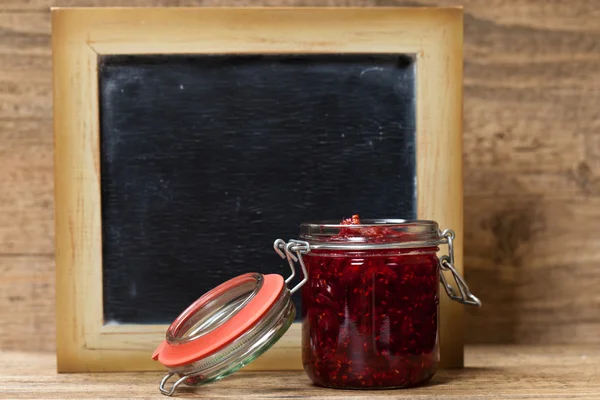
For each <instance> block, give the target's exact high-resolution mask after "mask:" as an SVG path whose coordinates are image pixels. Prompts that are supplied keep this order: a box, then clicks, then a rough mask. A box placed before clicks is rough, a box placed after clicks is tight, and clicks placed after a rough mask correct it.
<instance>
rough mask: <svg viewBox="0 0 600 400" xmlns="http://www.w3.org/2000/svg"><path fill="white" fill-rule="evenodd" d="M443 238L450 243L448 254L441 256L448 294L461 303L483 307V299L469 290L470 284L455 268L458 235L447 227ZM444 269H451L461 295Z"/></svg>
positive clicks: (442, 234) (444, 283) (441, 275)
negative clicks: (451, 283) (455, 242)
mask: <svg viewBox="0 0 600 400" xmlns="http://www.w3.org/2000/svg"><path fill="white" fill-rule="evenodd" d="M440 236H441V237H442V238H443V239H445V240H444V241H443V242H442V243H447V244H448V255H447V256H442V257H440V280H441V282H442V284H443V285H444V289H445V290H446V294H448V297H450V298H451V299H452V300H455V301H457V302H459V303H461V304H465V305H469V306H477V307H481V300H479V299H478V298H477V297H475V296H474V295H473V293H471V291H470V290H469V286H467V282H465V280H464V279H463V277H462V276H460V274H459V273H458V271H457V270H456V269H455V268H454V244H453V241H454V238H455V237H456V235H455V234H454V231H452V230H451V229H446V230H445V231H443V232H442V233H441V235H440ZM444 271H450V272H451V273H452V276H453V278H454V281H455V282H456V286H457V287H458V290H459V292H460V295H458V294H456V291H455V290H454V288H453V287H452V285H450V284H449V283H448V281H447V280H446V277H445V276H444Z"/></svg>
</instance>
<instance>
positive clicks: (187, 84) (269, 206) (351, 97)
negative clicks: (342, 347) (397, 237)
mask: <svg viewBox="0 0 600 400" xmlns="http://www.w3.org/2000/svg"><path fill="white" fill-rule="evenodd" d="M98 60H99V61H98V62H99V65H98V71H99V75H98V84H99V95H100V103H99V111H100V118H99V119H100V148H101V155H100V166H101V198H102V203H101V204H102V209H101V213H102V215H101V220H102V254H103V309H104V319H105V323H136V324H150V323H152V324H154V323H170V322H171V321H172V320H173V319H174V318H175V317H176V316H177V315H178V314H179V313H180V312H181V311H182V310H183V309H184V308H185V307H186V306H187V305H189V304H190V303H191V302H192V301H194V300H195V299H196V298H198V297H199V296H200V295H202V294H203V293H204V292H206V291H207V290H209V289H210V288H212V287H214V286H215V285H217V284H219V283H221V282H223V281H224V280H226V279H229V278H231V277H234V276H236V275H239V274H242V273H245V272H253V271H256V272H261V273H280V274H283V275H284V276H287V274H288V267H287V263H286V262H285V261H283V260H281V259H280V258H279V257H278V256H277V255H276V254H275V252H274V251H273V249H272V243H273V241H274V240H275V239H276V238H280V237H281V238H284V239H286V240H287V239H290V238H295V237H297V235H298V225H299V224H300V223H301V222H303V221H307V220H318V219H341V218H343V217H348V216H350V215H351V214H353V213H359V214H361V215H363V216H364V217H377V218H379V217H393V218H414V217H416V201H415V199H416V179H415V175H416V165H415V163H416V161H415V143H416V142H415V61H414V59H413V58H412V57H409V56H405V55H393V54H391V55H368V54H366V55H343V54H340V55H313V54H311V55H229V56H212V55H163V56H161V55H131V56H122V55H119V56H113V55H102V56H99V59H98ZM295 300H296V303H297V306H298V307H299V306H300V304H299V296H298V295H296V299H295Z"/></svg>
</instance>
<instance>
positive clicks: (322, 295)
mask: <svg viewBox="0 0 600 400" xmlns="http://www.w3.org/2000/svg"><path fill="white" fill-rule="evenodd" d="M437 250H438V248H437V247H425V248H412V249H384V250H369V251H347V250H314V251H312V252H310V253H309V254H307V255H306V256H305V258H304V259H305V262H306V266H307V269H308V282H307V283H306V284H305V285H304V287H303V288H302V310H303V311H302V316H303V337H302V348H303V351H302V358H303V364H304V368H305V370H306V372H307V373H308V375H309V377H310V378H311V379H312V380H313V382H315V383H316V384H317V385H320V386H326V387H335V388H347V389H351V388H364V389H369V388H394V387H407V386H414V385H418V384H420V383H423V382H425V381H427V380H428V379H430V378H431V377H432V376H433V375H434V373H435V371H436V368H437V364H438V359H439V348H438V310H439V260H438V258H437V256H436V251H437Z"/></svg>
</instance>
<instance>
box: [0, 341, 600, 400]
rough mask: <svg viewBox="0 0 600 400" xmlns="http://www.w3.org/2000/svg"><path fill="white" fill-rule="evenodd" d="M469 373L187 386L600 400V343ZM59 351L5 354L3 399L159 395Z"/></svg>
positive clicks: (260, 378)
mask: <svg viewBox="0 0 600 400" xmlns="http://www.w3.org/2000/svg"><path fill="white" fill-rule="evenodd" d="M466 364H467V366H466V368H465V369H462V370H444V371H439V372H438V374H437V375H436V376H435V377H434V379H433V380H432V381H431V382H430V383H429V384H428V385H426V386H423V387H420V388H414V389H404V390H389V391H343V390H332V389H322V388H318V387H316V386H313V385H312V384H311V383H310V381H309V380H308V378H307V377H306V375H304V373H303V372H238V373H236V374H234V375H232V376H230V377H228V378H226V379H224V380H222V381H219V382H216V383H214V384H211V385H208V386H205V387H197V388H193V389H191V388H187V387H185V388H183V389H180V390H179V391H178V392H177V396H178V397H184V398H194V397H195V398H203V399H211V398H215V399H218V398H236V399H277V398H284V399H289V398H299V399H313V398H320V399H327V398H336V399H345V398H357V399H369V398H378V397H388V398H396V399H423V398H427V399H448V400H449V399H455V400H458V399H460V400H472V399H478V400H480V399H594V400H598V399H600V346H573V345H570V346H550V347H549V346H545V347H531V346H471V347H468V348H467V349H466ZM55 367H56V366H55V361H54V355H53V354H47V353H43V354H40V353H16V352H0V398H3V399H4V398H6V399H21V398H44V399H58V398H67V399H82V398H103V399H106V398H120V399H124V398H157V399H164V398H165V397H164V396H162V395H161V394H160V393H159V391H158V382H159V380H160V378H161V377H162V374H161V373H155V372H154V373H138V374H132V373H105V374H61V375H58V374H56V373H55Z"/></svg>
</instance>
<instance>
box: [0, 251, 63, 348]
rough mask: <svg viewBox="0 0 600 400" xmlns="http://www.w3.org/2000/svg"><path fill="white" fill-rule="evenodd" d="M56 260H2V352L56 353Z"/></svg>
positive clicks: (50, 257)
mask: <svg viewBox="0 0 600 400" xmlns="http://www.w3.org/2000/svg"><path fill="white" fill-rule="evenodd" d="M53 270H54V257H53V255H52V254H48V255H41V256H24V255H12V256H7V255H4V256H1V257H0V276H1V279H0V349H23V350H26V351H53V350H54V349H55V347H56V345H55V341H54V333H55V327H54V326H55V324H54V322H55V321H54V271H53Z"/></svg>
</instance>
